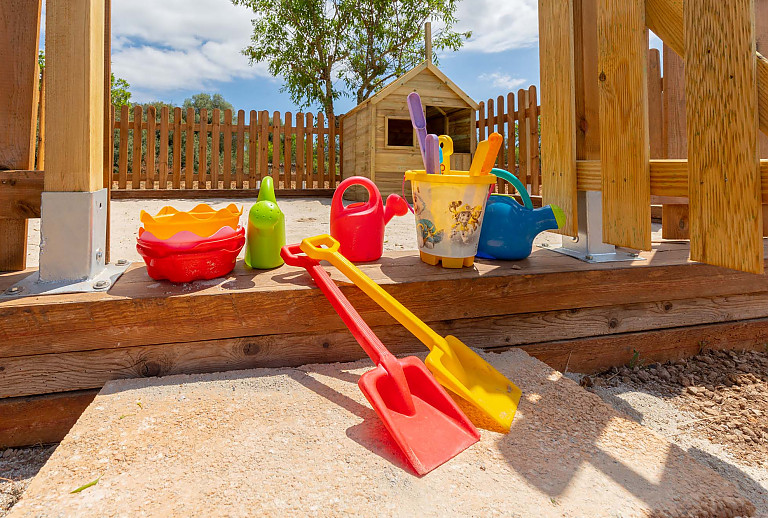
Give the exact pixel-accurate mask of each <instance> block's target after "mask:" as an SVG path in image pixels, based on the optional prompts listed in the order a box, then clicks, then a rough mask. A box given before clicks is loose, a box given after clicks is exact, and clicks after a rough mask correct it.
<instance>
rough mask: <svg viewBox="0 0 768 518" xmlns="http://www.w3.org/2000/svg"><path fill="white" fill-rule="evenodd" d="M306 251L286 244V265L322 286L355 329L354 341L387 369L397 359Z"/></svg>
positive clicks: (376, 362)
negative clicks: (303, 269) (294, 267)
mask: <svg viewBox="0 0 768 518" xmlns="http://www.w3.org/2000/svg"><path fill="white" fill-rule="evenodd" d="M299 254H301V255H299ZM303 254H304V252H302V251H301V248H299V245H298V244H296V245H286V246H284V247H283V248H282V249H281V250H280V255H281V256H282V258H283V260H284V261H285V262H286V264H289V265H291V266H299V267H302V268H305V269H306V270H307V271H308V272H309V274H310V275H311V276H312V279H313V280H314V281H315V283H316V284H317V286H318V287H319V288H320V291H322V292H323V295H325V297H326V298H327V299H328V301H329V302H330V303H331V305H332V306H333V309H335V310H336V313H338V314H339V316H340V317H341V319H342V320H343V321H344V324H346V326H347V327H348V328H349V330H350V331H351V332H352V335H353V336H354V337H355V340H357V342H358V343H359V344H360V346H361V347H362V348H363V350H364V351H365V352H366V354H367V355H368V356H369V357H370V358H371V360H373V363H375V364H376V365H379V364H380V363H383V364H384V368H385V369H387V364H388V363H389V360H390V358H391V359H395V358H394V356H392V354H391V353H390V352H389V351H388V350H387V349H386V348H385V347H384V344H382V343H381V340H379V337H377V336H376V334H375V333H374V332H373V331H372V330H371V328H370V327H368V324H366V323H365V321H364V320H363V318H362V317H361V316H360V314H359V313H358V312H357V311H356V310H355V308H354V307H353V306H352V304H350V302H349V300H347V298H346V297H345V296H344V294H343V293H342V292H341V290H340V289H339V287H338V286H336V283H335V282H333V279H331V276H330V275H328V272H326V271H325V270H324V269H323V267H322V266H320V263H319V262H318V261H316V260H314V259H312V258H311V257H309V256H306V255H303ZM387 371H389V369H387Z"/></svg>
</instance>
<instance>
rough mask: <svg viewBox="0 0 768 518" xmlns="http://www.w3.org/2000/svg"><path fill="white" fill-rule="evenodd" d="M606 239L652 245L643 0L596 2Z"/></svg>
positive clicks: (621, 243) (644, 247)
mask: <svg viewBox="0 0 768 518" xmlns="http://www.w3.org/2000/svg"><path fill="white" fill-rule="evenodd" d="M597 5H598V10H597V32H598V68H599V70H600V73H599V76H598V79H599V96H600V161H601V170H602V192H603V241H604V242H605V243H610V244H613V245H617V246H625V247H629V248H634V249H642V250H650V248H651V176H650V155H649V153H650V151H649V133H648V89H647V86H648V85H647V83H648V80H647V61H648V30H647V29H646V27H645V1H644V0H598V4H597Z"/></svg>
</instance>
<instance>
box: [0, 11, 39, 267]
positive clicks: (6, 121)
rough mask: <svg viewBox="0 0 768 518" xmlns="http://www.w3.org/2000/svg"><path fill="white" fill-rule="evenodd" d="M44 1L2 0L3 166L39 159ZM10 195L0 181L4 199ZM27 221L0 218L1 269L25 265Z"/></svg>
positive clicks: (20, 166)
mask: <svg viewBox="0 0 768 518" xmlns="http://www.w3.org/2000/svg"><path fill="white" fill-rule="evenodd" d="M41 3H42V2H41V0H37V1H35V0H0V120H1V121H2V123H0V170H8V169H10V170H30V169H33V168H34V163H35V135H36V127H37V102H38V99H37V97H38V77H39V69H38V66H37V49H38V41H39V39H40V10H41ZM3 191H5V194H7V195H9V196H10V195H11V191H10V186H8V185H4V184H0V203H3V204H5V203H10V200H8V199H5V198H4V197H3ZM26 259H27V220H26V219H22V218H18V219H6V218H0V271H6V270H23V269H24V268H26Z"/></svg>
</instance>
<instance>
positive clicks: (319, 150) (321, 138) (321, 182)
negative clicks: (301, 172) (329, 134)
mask: <svg viewBox="0 0 768 518" xmlns="http://www.w3.org/2000/svg"><path fill="white" fill-rule="evenodd" d="M323 130H325V115H324V114H323V113H322V112H320V113H318V114H317V146H316V148H315V153H316V157H317V185H318V186H319V187H320V188H321V189H324V188H325V182H326V179H327V175H328V173H327V171H326V169H325V132H324V131H323ZM373 170H374V168H373V167H371V171H373ZM373 180H374V181H375V177H374V178H373Z"/></svg>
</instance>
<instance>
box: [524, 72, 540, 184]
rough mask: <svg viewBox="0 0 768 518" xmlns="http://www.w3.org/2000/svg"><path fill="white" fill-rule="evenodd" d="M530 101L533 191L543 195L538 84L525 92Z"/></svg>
mask: <svg viewBox="0 0 768 518" xmlns="http://www.w3.org/2000/svg"><path fill="white" fill-rule="evenodd" d="M525 100H526V102H527V103H528V107H527V108H526V118H527V119H528V131H529V133H530V135H529V137H528V157H529V158H528V165H529V168H530V171H531V192H530V194H533V195H535V196H539V195H541V156H540V153H539V117H538V102H537V97H536V86H534V85H531V86H530V87H529V88H528V90H527V91H526V93H525Z"/></svg>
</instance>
